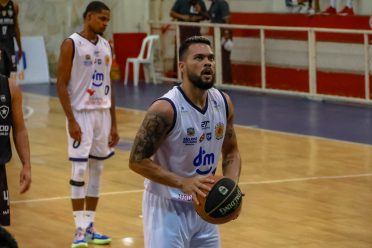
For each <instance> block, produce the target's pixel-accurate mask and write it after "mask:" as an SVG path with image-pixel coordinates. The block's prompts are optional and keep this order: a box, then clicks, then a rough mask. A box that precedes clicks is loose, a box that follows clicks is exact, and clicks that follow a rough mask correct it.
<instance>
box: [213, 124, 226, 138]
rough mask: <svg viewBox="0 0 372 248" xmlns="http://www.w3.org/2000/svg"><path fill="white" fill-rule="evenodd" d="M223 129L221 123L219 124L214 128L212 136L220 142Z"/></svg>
mask: <svg viewBox="0 0 372 248" xmlns="http://www.w3.org/2000/svg"><path fill="white" fill-rule="evenodd" d="M224 129H225V126H224V125H223V123H221V122H219V123H217V125H216V126H215V128H214V135H215V136H216V139H217V140H220V139H222V138H223V131H224Z"/></svg>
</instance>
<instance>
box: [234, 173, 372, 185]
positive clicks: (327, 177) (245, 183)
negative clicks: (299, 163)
mask: <svg viewBox="0 0 372 248" xmlns="http://www.w3.org/2000/svg"><path fill="white" fill-rule="evenodd" d="M357 177H372V173H367V174H356V175H344V176H319V177H303V178H290V179H278V180H267V181H258V182H239V185H254V184H275V183H290V182H305V181H312V180H328V179H332V180H334V179H344V178H357Z"/></svg>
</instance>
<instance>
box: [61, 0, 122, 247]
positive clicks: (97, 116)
mask: <svg viewBox="0 0 372 248" xmlns="http://www.w3.org/2000/svg"><path fill="white" fill-rule="evenodd" d="M83 17H84V29H83V31H81V32H80V33H74V34H72V35H71V36H70V37H69V38H68V39H66V40H64V41H63V43H62V45H61V52H60V58H59V65H58V79H57V90H58V96H59V99H60V102H61V105H62V107H63V110H64V112H65V114H66V117H67V120H66V123H67V132H68V135H67V136H68V155H69V159H70V161H72V175H71V180H70V184H71V199H72V209H73V216H74V220H75V225H76V233H75V236H74V239H73V242H72V246H71V247H72V248H76V247H88V243H93V244H108V243H110V242H111V239H110V238H109V237H107V236H106V235H102V234H99V233H98V232H96V231H95V229H94V225H93V224H94V219H95V213H96V207H97V203H98V199H99V193H100V182H101V173H102V170H103V160H105V159H107V158H109V157H110V156H111V155H113V153H114V152H113V147H114V146H115V145H116V144H117V143H118V141H119V136H118V132H117V126H116V115H115V94H114V91H113V87H112V85H111V81H110V69H111V61H112V54H111V47H110V45H109V43H108V42H107V41H106V40H105V39H104V38H102V37H101V35H102V34H103V32H104V31H105V29H106V26H107V25H108V22H109V20H110V9H109V8H108V7H107V6H106V5H105V4H104V3H103V2H100V1H93V2H91V3H89V4H88V6H87V8H86V10H85V12H84V14H83ZM88 171H89V179H88V180H87V183H85V182H84V178H85V177H84V176H85V174H86V173H87V172H88ZM85 184H86V189H85V187H84V185H85Z"/></svg>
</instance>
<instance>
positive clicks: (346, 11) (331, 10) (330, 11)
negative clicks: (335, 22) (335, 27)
mask: <svg viewBox="0 0 372 248" xmlns="http://www.w3.org/2000/svg"><path fill="white" fill-rule="evenodd" d="M322 14H323V15H336V14H338V15H342V16H347V15H354V11H353V0H347V1H346V5H345V7H344V8H343V9H342V10H341V11H340V12H338V13H337V10H336V0H330V6H329V7H328V8H327V9H326V10H325V11H323V12H322Z"/></svg>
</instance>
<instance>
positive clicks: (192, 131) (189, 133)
mask: <svg viewBox="0 0 372 248" xmlns="http://www.w3.org/2000/svg"><path fill="white" fill-rule="evenodd" d="M186 131H187V136H194V135H195V129H194V128H193V127H189V128H188V129H187V130H186Z"/></svg>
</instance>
